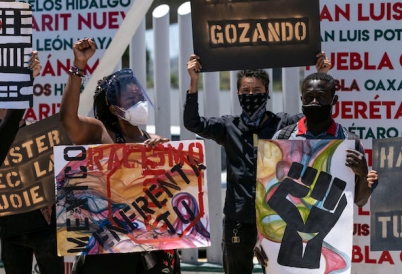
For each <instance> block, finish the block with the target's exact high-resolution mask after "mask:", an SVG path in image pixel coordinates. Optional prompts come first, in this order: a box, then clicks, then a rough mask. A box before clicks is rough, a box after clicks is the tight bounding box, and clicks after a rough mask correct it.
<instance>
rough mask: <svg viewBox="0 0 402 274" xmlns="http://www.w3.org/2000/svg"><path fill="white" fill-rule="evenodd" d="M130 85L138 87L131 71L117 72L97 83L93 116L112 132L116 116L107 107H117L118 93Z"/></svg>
mask: <svg viewBox="0 0 402 274" xmlns="http://www.w3.org/2000/svg"><path fill="white" fill-rule="evenodd" d="M132 83H134V84H136V85H138V86H139V83H138V81H137V79H136V78H135V77H134V78H133V71H132V70H131V69H122V70H119V71H117V72H115V73H113V74H110V75H108V76H106V77H103V79H102V80H99V81H98V85H97V87H96V90H95V94H94V104H93V107H94V116H95V118H96V119H98V120H99V121H101V122H102V123H103V124H104V125H105V126H106V127H107V128H109V129H111V130H113V129H114V128H115V126H116V122H117V116H116V115H114V114H113V113H112V112H111V111H110V109H109V106H111V105H117V106H118V105H119V103H118V98H119V96H120V91H121V90H122V89H124V88H125V87H126V86H127V85H128V84H132Z"/></svg>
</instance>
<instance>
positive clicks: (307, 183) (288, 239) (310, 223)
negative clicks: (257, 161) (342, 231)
mask: <svg viewBox="0 0 402 274" xmlns="http://www.w3.org/2000/svg"><path fill="white" fill-rule="evenodd" d="M303 168H304V166H303V165H302V164H300V163H296V162H294V163H293V164H292V165H291V167H290V169H289V172H288V176H287V177H286V178H285V179H284V180H283V181H282V182H281V183H280V184H279V186H278V188H277V189H276V191H275V192H274V194H273V195H272V197H271V198H270V199H269V200H268V202H267V203H268V205H269V206H270V207H271V208H272V209H273V210H275V211H276V213H277V214H278V215H279V216H280V217H281V218H282V219H283V221H284V222H285V223H286V228H285V231H284V235H283V238H282V243H281V247H280V250H279V254H278V264H280V265H283V266H290V267H297V268H309V269H316V268H319V267H320V258H321V249H322V245H323V241H324V238H325V237H326V236H327V234H328V233H329V232H330V231H331V229H332V228H333V227H334V226H335V224H336V222H337V221H338V219H339V217H340V216H341V215H342V212H343V211H344V209H345V207H346V205H347V200H346V195H345V193H344V190H345V187H346V182H345V181H343V180H340V179H338V178H332V176H331V175H330V174H328V173H326V172H320V173H319V175H318V177H317V180H316V181H315V183H314V184H313V182H314V180H315V178H316V175H317V172H318V171H317V170H316V169H314V168H312V167H306V169H305V171H304V173H303V175H302V176H301V173H302V170H303ZM300 177H301V182H302V183H303V184H300V183H298V182H296V181H294V180H292V179H295V180H298V179H299V178H300ZM331 181H332V184H331ZM288 196H290V197H295V198H304V197H307V196H309V197H310V198H312V199H315V200H316V203H315V204H314V205H312V206H311V207H306V208H303V210H304V211H303V212H302V211H299V208H297V207H296V206H295V204H294V203H293V202H292V201H291V198H290V199H289V197H288ZM305 210H309V212H305ZM303 242H306V247H305V248H304V246H303Z"/></svg>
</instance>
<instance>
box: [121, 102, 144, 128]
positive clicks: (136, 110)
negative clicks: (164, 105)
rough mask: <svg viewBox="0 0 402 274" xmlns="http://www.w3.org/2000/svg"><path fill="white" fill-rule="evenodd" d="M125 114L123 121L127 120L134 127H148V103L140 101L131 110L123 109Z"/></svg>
mask: <svg viewBox="0 0 402 274" xmlns="http://www.w3.org/2000/svg"><path fill="white" fill-rule="evenodd" d="M121 110H122V111H123V112H124V117H121V116H120V118H122V119H124V120H126V121H127V122H129V123H130V124H132V125H133V126H142V125H146V124H147V121H148V102H147V101H140V102H138V103H137V104H135V105H134V106H132V107H130V108H129V109H127V110H125V109H121Z"/></svg>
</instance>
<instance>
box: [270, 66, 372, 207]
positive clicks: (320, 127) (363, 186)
mask: <svg viewBox="0 0 402 274" xmlns="http://www.w3.org/2000/svg"><path fill="white" fill-rule="evenodd" d="M300 98H301V101H302V103H303V106H302V111H303V114H304V115H305V117H303V118H302V119H300V121H298V122H297V124H294V125H290V126H288V127H286V128H284V129H282V130H280V131H278V132H277V133H276V134H275V135H274V137H273V138H272V139H289V140H306V139H348V138H349V139H353V140H357V144H358V145H357V146H356V147H355V149H348V150H347V153H346V162H345V165H346V166H348V167H350V168H351V169H352V170H353V172H354V173H355V175H356V186H355V204H356V205H357V206H364V205H365V204H366V203H367V201H368V198H369V197H370V195H371V190H370V188H371V186H372V184H373V183H374V181H376V180H377V179H378V176H377V172H376V171H374V170H371V171H370V173H369V172H368V167H367V161H366V158H365V156H364V149H363V146H362V144H361V142H360V140H359V139H358V137H357V136H356V135H355V134H353V133H351V132H349V131H347V130H346V128H345V127H342V126H341V125H340V124H338V123H336V122H335V121H334V120H333V119H332V106H333V105H335V104H336V102H338V95H336V94H335V81H334V79H333V78H332V77H331V76H330V75H328V74H325V73H313V74H310V75H308V76H307V77H306V78H305V79H304V81H303V84H302V91H301V97H300ZM287 132H288V133H287ZM285 133H286V134H285ZM286 135H287V136H286Z"/></svg>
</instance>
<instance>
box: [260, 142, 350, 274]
mask: <svg viewBox="0 0 402 274" xmlns="http://www.w3.org/2000/svg"><path fill="white" fill-rule="evenodd" d="M354 147H355V143H354V141H343V140H295V141H293V140H292V141H291V140H259V143H258V160H257V195H256V208H257V227H258V233H259V237H260V243H261V245H262V247H263V249H264V251H265V253H266V254H267V256H268V258H269V263H268V267H267V268H266V273H317V274H318V273H320V274H322V273H351V263H352V239H353V235H352V227H353V205H354V189H355V182H354V178H355V177H354V173H353V171H352V170H351V169H350V168H348V167H346V166H345V164H344V163H345V159H346V149H347V148H354Z"/></svg>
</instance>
